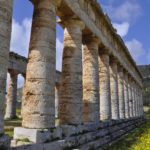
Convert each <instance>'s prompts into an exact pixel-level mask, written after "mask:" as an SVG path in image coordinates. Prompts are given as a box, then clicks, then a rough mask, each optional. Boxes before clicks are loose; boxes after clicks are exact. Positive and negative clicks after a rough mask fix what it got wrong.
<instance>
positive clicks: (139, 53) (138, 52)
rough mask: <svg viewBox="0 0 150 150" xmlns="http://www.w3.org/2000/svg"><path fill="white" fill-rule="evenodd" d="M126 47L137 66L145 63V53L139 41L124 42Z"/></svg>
mask: <svg viewBox="0 0 150 150" xmlns="http://www.w3.org/2000/svg"><path fill="white" fill-rule="evenodd" d="M126 46H127V47H128V49H129V51H130V53H131V55H132V57H133V58H134V59H135V61H136V62H137V64H143V63H144V62H145V61H146V60H145V59H146V58H144V56H145V55H146V52H145V51H144V48H143V44H142V43H141V42H140V41H138V40H136V39H132V40H131V41H127V42H126Z"/></svg>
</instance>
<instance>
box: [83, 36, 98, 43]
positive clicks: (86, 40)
mask: <svg viewBox="0 0 150 150" xmlns="http://www.w3.org/2000/svg"><path fill="white" fill-rule="evenodd" d="M83 43H84V44H87V43H95V44H98V45H99V43H100V40H99V38H98V37H96V36H95V35H92V34H90V35H86V37H84V38H83Z"/></svg>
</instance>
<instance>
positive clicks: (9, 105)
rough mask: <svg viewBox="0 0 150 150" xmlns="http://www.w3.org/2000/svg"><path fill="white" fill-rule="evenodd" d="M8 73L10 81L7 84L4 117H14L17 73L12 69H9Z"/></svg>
mask: <svg viewBox="0 0 150 150" xmlns="http://www.w3.org/2000/svg"><path fill="white" fill-rule="evenodd" d="M9 73H10V81H9V85H8V93H7V102H6V113H5V118H6V119H13V118H16V104H17V76H18V73H17V72H16V71H14V70H10V71H9Z"/></svg>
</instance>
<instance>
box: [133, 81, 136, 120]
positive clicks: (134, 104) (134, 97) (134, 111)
mask: <svg viewBox="0 0 150 150" xmlns="http://www.w3.org/2000/svg"><path fill="white" fill-rule="evenodd" d="M132 91H133V116H134V117H136V95H135V82H134V81H133V82H132Z"/></svg>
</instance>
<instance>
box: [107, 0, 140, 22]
mask: <svg viewBox="0 0 150 150" xmlns="http://www.w3.org/2000/svg"><path fill="white" fill-rule="evenodd" d="M104 9H105V10H106V12H107V13H108V15H109V16H110V17H111V19H112V20H113V21H115V22H130V23H131V22H134V21H135V20H136V19H137V18H138V17H139V16H140V15H141V14H142V9H141V6H140V5H139V4H138V3H137V1H135V0H134V1H128V0H127V1H125V2H124V3H122V4H121V5H119V6H114V5H113V3H112V4H111V5H105V6H104Z"/></svg>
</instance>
